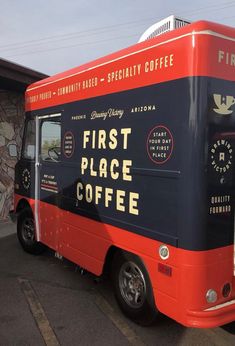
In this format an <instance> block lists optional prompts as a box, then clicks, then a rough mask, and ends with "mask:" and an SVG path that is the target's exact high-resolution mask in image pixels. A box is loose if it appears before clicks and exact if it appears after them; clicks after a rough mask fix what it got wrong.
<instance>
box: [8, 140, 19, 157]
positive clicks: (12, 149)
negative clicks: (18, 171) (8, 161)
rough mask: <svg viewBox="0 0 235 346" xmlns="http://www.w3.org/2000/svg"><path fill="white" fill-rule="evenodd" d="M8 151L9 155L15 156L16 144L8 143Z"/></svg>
mask: <svg viewBox="0 0 235 346" xmlns="http://www.w3.org/2000/svg"><path fill="white" fill-rule="evenodd" d="M8 152H9V155H10V156H11V157H17V146H16V144H12V143H11V144H9V145H8Z"/></svg>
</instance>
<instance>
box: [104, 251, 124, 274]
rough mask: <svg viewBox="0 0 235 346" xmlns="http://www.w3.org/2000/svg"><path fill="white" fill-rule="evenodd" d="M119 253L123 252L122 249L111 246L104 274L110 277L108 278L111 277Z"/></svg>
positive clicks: (106, 258)
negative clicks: (113, 263)
mask: <svg viewBox="0 0 235 346" xmlns="http://www.w3.org/2000/svg"><path fill="white" fill-rule="evenodd" d="M119 251H120V252H121V251H122V249H120V248H118V247H116V246H114V245H112V246H110V248H109V249H108V252H107V254H106V257H105V261H104V267H103V274H105V275H108V276H109V275H110V273H111V267H112V261H113V258H114V255H115V254H116V253H117V252H119Z"/></svg>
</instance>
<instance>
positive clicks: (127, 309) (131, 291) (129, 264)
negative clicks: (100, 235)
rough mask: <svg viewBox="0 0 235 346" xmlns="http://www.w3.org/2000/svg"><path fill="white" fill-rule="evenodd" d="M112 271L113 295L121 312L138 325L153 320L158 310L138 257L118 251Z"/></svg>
mask: <svg viewBox="0 0 235 346" xmlns="http://www.w3.org/2000/svg"><path fill="white" fill-rule="evenodd" d="M112 273H113V284H114V291H115V296H116V299H117V302H118V305H119V306H120V308H121V310H122V311H123V313H124V314H125V315H126V316H127V317H128V318H130V319H131V320H133V321H134V322H136V323H138V324H140V325H144V326H147V325H150V324H152V323H153V322H155V320H156V318H157V316H158V311H157V309H156V307H155V304H154V297H153V292H152V287H151V283H150V279H149V276H148V273H147V270H146V268H145V266H144V264H143V263H142V261H141V260H140V258H139V257H137V256H135V255H133V254H131V253H128V252H123V251H122V252H118V253H117V254H116V255H115V257H114V261H113V268H112Z"/></svg>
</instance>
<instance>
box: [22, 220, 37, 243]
mask: <svg viewBox="0 0 235 346" xmlns="http://www.w3.org/2000/svg"><path fill="white" fill-rule="evenodd" d="M22 236H23V239H24V241H25V242H34V240H35V227H34V221H33V219H31V218H27V219H25V220H24V222H23V225H22Z"/></svg>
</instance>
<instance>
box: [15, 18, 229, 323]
mask: <svg viewBox="0 0 235 346" xmlns="http://www.w3.org/2000/svg"><path fill="white" fill-rule="evenodd" d="M234 104H235V29H233V28H230V27H226V26H222V25H218V24H214V23H210V22H206V21H199V22H195V23H193V24H190V25H187V26H185V27H183V28H180V29H178V30H174V31H171V32H168V33H165V34H164V35H162V36H159V37H155V38H153V39H150V40H147V41H145V42H141V43H138V44H135V45H134V46H132V47H129V48H127V49H124V50H121V51H119V52H117V53H113V54H111V55H109V56H106V57H103V58H101V59H98V60H96V61H93V62H91V63H88V64H85V65H83V66H80V67H78V68H74V69H71V70H69V71H67V72H63V73H61V74H57V75H55V76H53V77H49V78H47V79H45V80H42V81H39V82H37V83H34V84H32V85H31V86H29V87H28V89H27V91H26V122H25V130H24V138H23V146H22V154H21V159H20V160H19V162H18V164H17V166H16V178H15V213H16V214H17V232H18V238H19V241H20V243H21V245H22V247H23V248H24V250H26V251H28V252H30V253H34V254H39V253H40V252H41V251H43V249H44V247H45V246H47V247H49V248H51V249H53V250H54V251H55V252H56V253H58V254H59V255H60V256H62V257H65V258H67V259H69V260H70V261H72V262H74V263H76V264H78V265H79V266H81V267H82V268H84V269H86V270H87V271H90V272H92V273H94V274H95V275H97V276H100V275H102V273H103V272H104V270H105V269H106V268H108V269H109V271H110V273H111V277H112V280H113V286H114V292H115V296H116V298H117V301H118V303H119V305H120V307H121V309H122V311H123V312H124V313H125V314H126V315H127V316H128V317H129V318H131V319H133V320H134V321H136V322H138V323H142V324H148V323H151V322H152V321H153V320H155V318H156V317H157V316H158V315H159V314H160V313H163V314H165V315H167V316H169V317H171V318H173V319H175V320H176V321H178V322H180V323H181V324H183V325H185V326H191V327H201V328H207V327H215V326H219V325H223V324H226V323H229V322H231V321H233V320H234V319H235V277H234V275H235V274H234V186H235V176H234V175H235V105H234Z"/></svg>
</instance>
